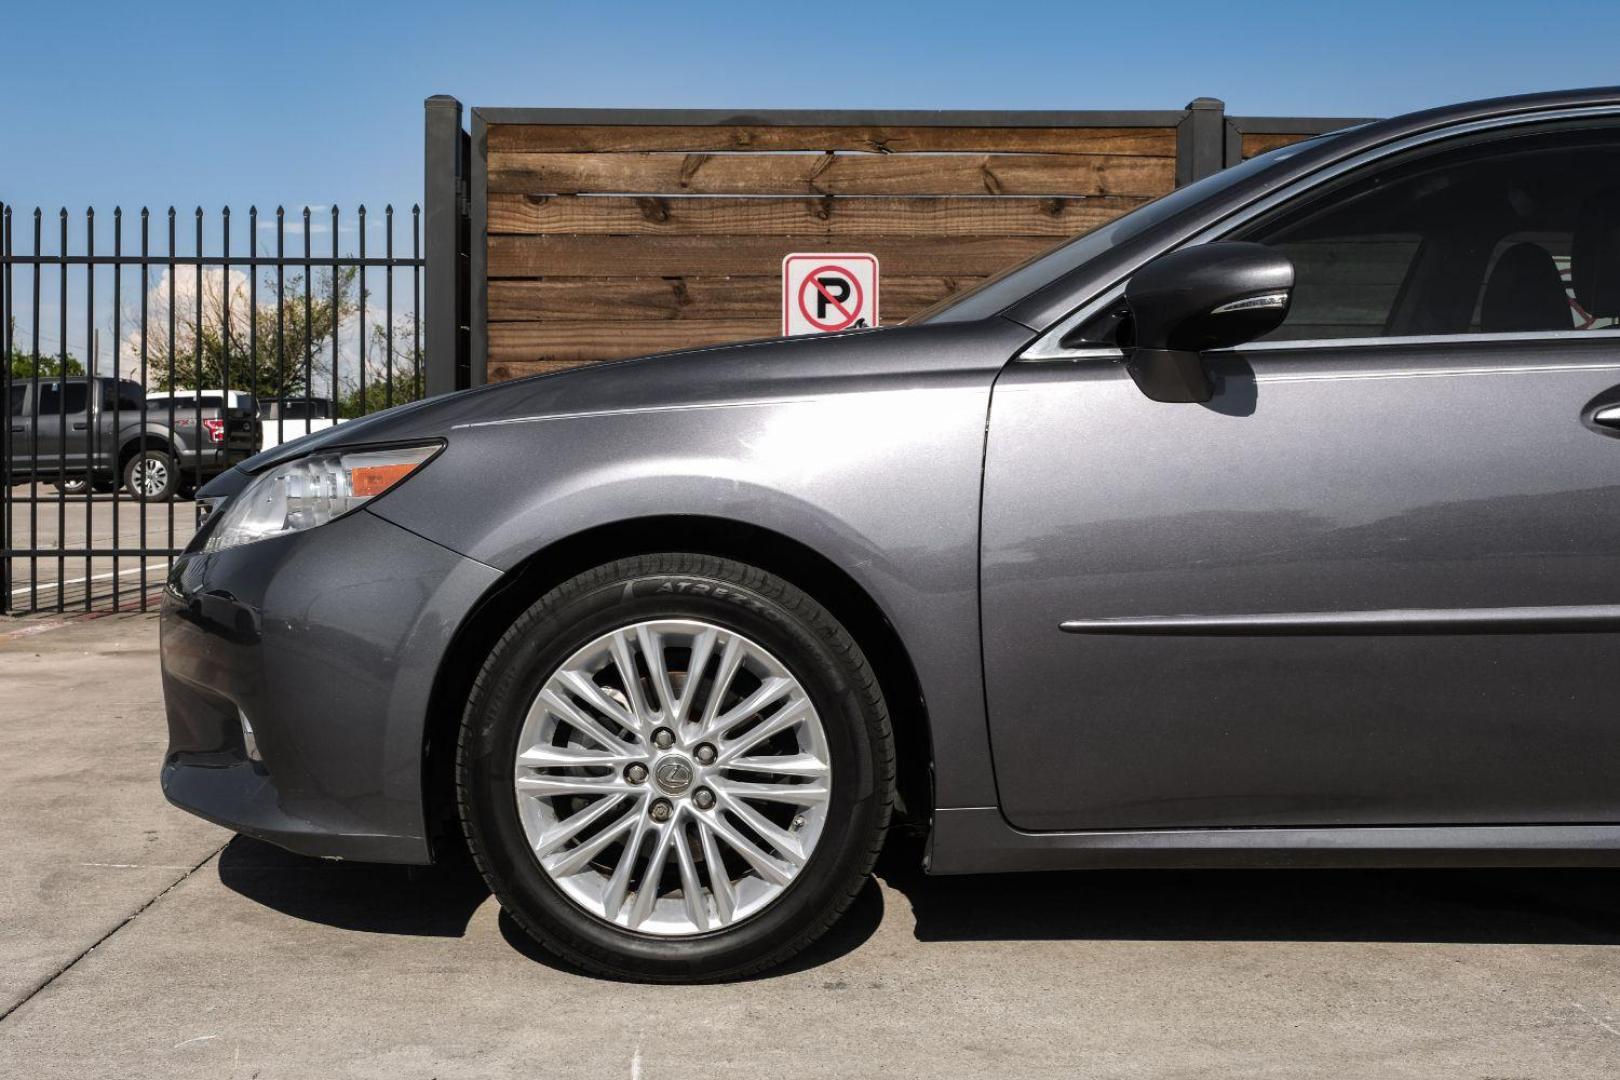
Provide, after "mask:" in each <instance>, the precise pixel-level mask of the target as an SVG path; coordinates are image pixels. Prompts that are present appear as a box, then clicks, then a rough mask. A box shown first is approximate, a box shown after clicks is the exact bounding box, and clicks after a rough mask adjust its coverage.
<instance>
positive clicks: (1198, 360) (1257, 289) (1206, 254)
mask: <svg viewBox="0 0 1620 1080" xmlns="http://www.w3.org/2000/svg"><path fill="white" fill-rule="evenodd" d="M1293 288H1294V264H1293V263H1291V262H1289V261H1288V257H1287V256H1286V255H1283V254H1282V253H1280V252H1278V251H1275V250H1273V249H1271V248H1268V247H1265V246H1264V245H1261V244H1249V243H1243V242H1239V241H1230V242H1225V243H1214V244H1200V245H1199V246H1197V247H1190V248H1183V249H1181V250H1180V251H1172V252H1171V253H1170V254H1168V255H1164V256H1161V257H1160V258H1157V259H1154V260H1153V261H1152V262H1150V263H1148V264H1147V265H1146V266H1144V267H1142V268H1141V269H1140V270H1138V271H1137V272H1136V273H1135V274H1133V275H1132V276H1131V280H1130V281H1129V282H1128V283H1127V284H1126V286H1125V306H1126V307H1128V308H1129V309H1130V312H1131V323H1132V326H1133V328H1134V332H1135V343H1134V344H1133V345H1132V346H1131V347H1130V348H1128V349H1126V350H1125V352H1126V367H1127V369H1128V370H1129V371H1130V373H1131V378H1133V379H1135V380H1136V385H1137V388H1138V389H1140V390H1141V391H1142V393H1144V394H1146V395H1147V396H1148V397H1150V398H1152V399H1153V400H1154V401H1208V400H1209V399H1210V397H1211V396H1212V395H1213V394H1214V392H1215V388H1214V385H1213V384H1212V383H1211V382H1210V380H1209V372H1208V371H1207V370H1205V368H1204V360H1203V357H1202V356H1200V355H1199V354H1200V353H1202V352H1203V351H1204V350H1205V349H1225V348H1229V347H1231V346H1233V345H1241V344H1243V343H1244V342H1245V341H1253V340H1254V339H1255V338H1257V337H1259V336H1260V335H1261V334H1264V333H1267V332H1269V331H1272V330H1275V329H1276V328H1277V327H1279V326H1281V325H1282V321H1283V319H1284V318H1286V317H1287V315H1288V301H1289V298H1290V296H1291V295H1292V293H1293Z"/></svg>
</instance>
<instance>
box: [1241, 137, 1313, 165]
mask: <svg viewBox="0 0 1620 1080" xmlns="http://www.w3.org/2000/svg"><path fill="white" fill-rule="evenodd" d="M1309 138H1311V136H1309V135H1279V134H1274V133H1270V132H1264V131H1249V132H1245V133H1244V135H1243V157H1244V159H1245V160H1247V159H1249V158H1252V157H1257V156H1259V155H1260V154H1263V153H1265V152H1266V151H1267V150H1275V149H1277V147H1279V146H1292V145H1293V144H1294V143H1297V142H1302V141H1304V140H1305V139H1309Z"/></svg>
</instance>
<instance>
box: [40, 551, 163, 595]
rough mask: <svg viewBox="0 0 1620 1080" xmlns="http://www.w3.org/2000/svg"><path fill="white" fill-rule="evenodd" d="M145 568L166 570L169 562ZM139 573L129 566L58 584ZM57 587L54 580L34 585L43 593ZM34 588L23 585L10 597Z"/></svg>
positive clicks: (69, 579) (77, 582)
mask: <svg viewBox="0 0 1620 1080" xmlns="http://www.w3.org/2000/svg"><path fill="white" fill-rule="evenodd" d="M145 568H146V569H148V570H153V569H162V570H167V569H168V568H169V561H168V560H167V559H165V560H163V561H162V562H160V563H147V564H146V567H145ZM140 572H141V567H139V566H130V567H126V568H124V569H123V570H119V571H118V572H117V573H114V572H113V571H111V570H109V571H107V572H106V573H105V574H93V575H91V576H90V577H76V578H68V579H67V580H66V581H63V582H60V584H61V586H62V587H63V588H66V587H67V586H69V585H83V584H85V583H87V582H91V581H106V580H107V579H108V578H111V577H123V576H124V575H125V574H138V573H140ZM57 585H58V582H57V581H56V580H55V579H54V578H53V579H51V580H50V581H41V582H37V583H36V586H37V588H38V589H39V591H40V592H44V591H45V590H46V589H54V588H56V586H57ZM36 586H28V585H24V586H22V587H21V588H19V589H12V590H11V595H12V596H22V595H24V594H25V593H27V592H28V590H29V589H30V588H32V587H36Z"/></svg>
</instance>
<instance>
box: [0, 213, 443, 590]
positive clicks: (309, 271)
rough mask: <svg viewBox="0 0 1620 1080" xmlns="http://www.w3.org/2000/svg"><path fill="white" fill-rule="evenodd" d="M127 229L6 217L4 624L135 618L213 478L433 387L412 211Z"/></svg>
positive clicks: (176, 219) (122, 222) (0, 397)
mask: <svg viewBox="0 0 1620 1080" xmlns="http://www.w3.org/2000/svg"><path fill="white" fill-rule="evenodd" d="M129 216H131V215H125V214H124V213H123V212H122V211H121V210H118V209H114V210H113V212H112V213H111V214H110V215H103V216H101V217H100V218H98V215H97V214H96V213H95V211H94V210H93V209H92V210H87V211H85V213H84V215H83V217H82V219H80V220H77V221H75V220H74V215H70V214H69V213H68V211H67V210H65V209H64V210H62V211H60V212H59V213H57V214H49V215H48V214H46V213H44V212H42V211H41V210H39V209H35V210H33V211H32V213H28V212H18V211H16V210H15V208H13V207H10V206H6V207H4V209H3V213H0V315H3V322H0V332H3V334H4V340H3V346H4V351H5V354H6V355H5V365H4V368H3V371H0V401H4V402H5V405H6V409H7V419H8V423H7V435H6V442H5V444H4V455H3V462H0V515H3V516H0V548H3V551H0V613H5V614H23V613H28V612H33V611H40V610H54V611H70V610H78V611H118V610H146V609H147V608H148V607H149V606H150V604H151V603H152V601H153V599H154V597H155V595H156V591H157V590H158V589H159V588H160V587H161V585H162V582H163V580H164V577H165V573H166V570H167V566H168V563H169V560H170V559H172V558H173V557H174V556H175V555H177V554H178V553H179V552H180V551H181V550H182V549H183V548H184V547H185V544H186V542H187V540H188V539H189V538H190V536H191V535H192V533H193V532H194V531H195V529H196V527H197V524H198V514H197V510H196V506H195V503H194V502H193V501H192V499H191V497H190V496H191V493H193V492H194V491H195V489H196V488H197V487H198V486H200V485H201V484H203V483H205V482H206V481H207V479H208V478H209V476H211V475H213V474H215V473H217V472H219V471H222V470H223V469H225V468H228V467H230V465H231V464H233V463H234V462H236V461H239V460H241V459H242V458H245V457H246V456H248V455H249V454H251V453H253V452H255V451H257V450H258V449H260V448H262V447H267V446H271V445H275V444H276V443H279V442H282V441H285V440H287V439H291V438H295V437H297V436H299V435H302V434H304V433H306V432H308V431H313V430H318V429H320V428H323V427H326V426H329V425H331V424H334V423H342V422H343V421H345V420H348V419H352V418H354V417H357V416H363V415H365V414H367V413H370V412H374V411H376V410H378V409H383V408H387V407H389V406H391V405H395V404H399V403H402V402H405V401H410V400H414V399H416V398H418V397H421V396H422V395H423V393H424V392H425V391H426V390H427V389H428V387H427V385H426V384H427V382H428V372H427V370H426V365H425V363H424V352H423V345H424V341H423V337H424V327H423V324H422V319H421V318H420V317H419V316H420V314H421V313H422V310H423V309H422V278H423V271H424V268H425V267H426V265H427V263H426V261H425V260H424V258H423V251H422V241H423V230H422V214H421V211H420V210H419V208H417V207H415V206H413V207H412V208H411V210H410V213H409V215H408V218H407V216H406V215H403V214H402V215H396V214H395V212H394V210H393V208H392V207H388V208H387V209H385V211H384V212H383V214H381V215H376V214H372V215H369V216H368V215H367V213H366V210H365V208H364V207H360V208H359V209H358V210H357V212H356V213H355V214H354V215H353V216H352V217H347V218H346V217H345V216H344V215H341V214H340V213H339V211H338V209H337V208H336V207H330V208H321V209H320V210H316V209H314V208H310V207H305V208H303V210H302V211H301V212H300V213H298V214H295V215H292V216H291V217H290V218H289V215H287V214H286V213H284V212H283V210H282V209H281V208H277V209H276V211H275V212H274V214H273V215H263V216H261V215H260V214H259V213H258V211H257V210H256V209H252V208H250V209H249V210H248V212H247V214H246V215H245V221H244V215H237V217H236V219H235V221H234V223H233V218H232V215H231V212H230V209H229V208H226V209H224V210H222V211H221V212H220V213H219V214H218V215H214V216H213V220H212V221H210V220H209V217H210V215H207V214H205V213H204V211H203V210H202V209H201V208H199V209H197V210H196V211H195V213H194V214H187V215H183V216H182V215H179V214H177V213H176V212H175V210H174V209H173V208H170V209H169V210H168V211H167V212H166V213H160V214H151V213H149V212H148V211H147V210H145V209H143V210H141V211H140V213H139V215H137V216H135V220H133V221H131V220H126V217H129ZM188 219H189V220H188ZM396 219H405V220H396ZM323 233H329V234H330V236H329V237H327V236H322V235H320V234H323ZM233 241H234V244H233ZM289 247H290V249H291V250H289Z"/></svg>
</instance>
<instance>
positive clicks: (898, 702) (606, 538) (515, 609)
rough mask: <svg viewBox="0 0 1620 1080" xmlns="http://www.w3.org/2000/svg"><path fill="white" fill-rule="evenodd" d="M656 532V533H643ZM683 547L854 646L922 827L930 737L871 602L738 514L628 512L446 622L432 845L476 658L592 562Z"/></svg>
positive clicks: (430, 788) (429, 793) (436, 697)
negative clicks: (743, 571) (874, 685)
mask: <svg viewBox="0 0 1620 1080" xmlns="http://www.w3.org/2000/svg"><path fill="white" fill-rule="evenodd" d="M650 537H656V538H657V539H656V541H652V540H650V539H649V538H650ZM661 551H689V552H694V553H697V554H700V555H717V556H720V557H722V558H728V559H735V560H737V561H738V562H745V563H748V564H749V565H751V566H757V567H759V568H760V569H762V570H769V571H770V572H771V573H773V574H776V575H778V576H780V577H782V578H784V579H786V580H788V581H791V582H792V583H793V584H794V585H796V586H798V587H799V588H801V589H803V590H804V591H805V592H807V593H809V594H810V595H811V596H813V597H815V598H816V600H817V602H819V603H820V604H822V605H823V606H824V607H826V608H827V610H828V611H830V612H832V614H833V616H834V617H835V618H837V619H838V621H839V622H840V623H842V624H843V625H844V627H845V628H846V629H847V630H848V631H849V632H850V634H852V635H853V636H854V638H855V640H856V641H857V642H858V643H859V644H860V646H861V651H862V652H864V653H865V654H866V658H867V660H868V662H870V663H871V664H872V666H873V668H874V669H875V670H876V672H877V675H878V683H879V685H880V686H881V687H882V690H883V697H884V700H885V701H886V702H887V704H888V706H889V717H890V722H891V724H892V725H893V727H894V740H895V758H896V770H897V773H896V785H897V791H898V795H899V807H898V818H899V820H900V821H901V822H904V823H907V824H911V825H916V826H921V825H926V824H927V822H928V819H929V817H930V815H931V813H932V810H933V762H934V754H933V742H932V739H931V737H930V735H929V728H928V715H927V708H926V703H925V702H924V700H923V696H922V687H921V685H920V684H919V683H918V681H917V673H916V669H915V667H914V666H913V665H912V662H911V657H910V655H909V654H908V653H907V652H906V648H905V645H904V644H903V643H902V642H901V640H900V636H899V635H898V634H897V633H896V632H895V630H894V627H893V626H892V625H890V623H889V620H888V618H887V617H886V616H885V615H884V614H883V611H882V609H881V608H879V607H878V605H877V603H876V602H875V601H874V600H873V599H872V598H871V596H869V595H868V594H867V592H866V591H865V590H864V589H862V588H861V586H860V585H859V584H857V583H856V582H855V580H854V579H853V578H851V577H850V576H849V575H848V574H847V573H845V572H844V571H843V570H842V569H840V568H839V567H838V566H837V564H835V563H833V562H832V561H831V560H830V559H828V558H826V557H825V556H824V555H822V554H820V553H819V552H817V551H815V550H814V549H812V548H810V547H807V546H805V545H804V544H801V543H799V542H798V541H796V540H793V539H790V538H789V537H786V536H783V535H781V534H780V533H776V532H772V531H771V530H769V529H762V528H760V527H759V526H757V525H750V524H747V523H744V522H738V521H727V520H723V519H718V518H705V517H656V518H637V519H635V520H632V521H624V522H618V523H615V524H611V525H604V526H599V527H597V528H594V529H589V530H586V531H585V532H582V533H579V534H576V535H574V536H571V537H568V538H566V539H564V540H560V541H558V542H557V543H555V544H552V545H550V546H549V547H546V548H543V549H541V550H540V551H538V552H535V553H534V554H533V555H531V556H529V557H528V558H527V559H525V560H524V561H523V562H522V563H521V564H519V565H518V566H517V567H515V568H514V569H513V570H512V571H511V572H510V573H508V574H507V575H506V576H505V577H503V578H502V579H501V582H500V583H499V584H498V585H497V586H496V587H495V588H493V589H492V590H490V592H489V593H488V594H486V595H485V596H484V598H483V599H482V600H481V601H480V602H479V604H478V606H477V607H476V608H474V610H473V612H472V614H470V615H469V616H468V617H467V619H466V620H465V621H464V622H463V623H462V625H461V626H460V627H459V628H458V629H457V630H456V634H455V636H454V638H453V639H452V640H451V643H450V648H449V649H448V650H447V651H446V653H445V657H444V660H443V661H442V662H441V664H440V665H439V673H438V676H437V677H436V678H435V680H434V687H433V694H432V698H431V700H430V702H429V707H428V716H427V724H426V731H425V745H424V748H423V770H424V771H423V777H422V780H423V785H422V790H423V799H424V803H425V805H424V811H425V816H426V821H427V826H428V830H429V834H430V837H431V839H432V840H433V842H434V844H435V847H436V849H440V850H442V846H443V845H444V843H445V842H446V841H449V842H450V843H451V844H454V845H459V844H460V835H461V831H460V828H459V827H458V826H457V825H456V809H455V806H456V801H455V772H454V770H455V746H456V734H457V729H458V728H459V726H460V724H461V715H462V707H463V705H464V704H465V702H466V700H467V697H468V695H469V694H470V693H471V691H472V684H473V681H474V679H476V678H477V676H478V672H479V670H480V668H482V666H483V663H484V659H485V658H486V657H487V656H488V655H489V651H490V649H492V648H493V647H494V645H495V642H496V641H497V640H499V638H500V636H501V635H502V634H504V633H505V632H506V630H507V629H508V628H509V627H510V626H511V625H512V622H513V621H514V620H515V619H516V618H517V617H518V615H519V614H521V613H522V612H523V611H524V610H525V609H526V608H528V606H529V605H530V604H532V603H534V602H535V601H536V600H538V599H539V598H540V597H541V596H544V595H545V594H546V593H547V592H549V591H550V590H551V589H553V588H555V587H556V586H558V585H560V584H562V583H563V582H564V581H567V580H568V579H569V578H571V577H573V576H574V575H576V574H580V573H583V572H584V571H586V570H589V569H590V568H592V567H593V566H600V565H602V564H603V563H606V562H611V561H612V560H614V559H621V558H626V557H628V556H632V555H648V554H653V553H655V552H661Z"/></svg>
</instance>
